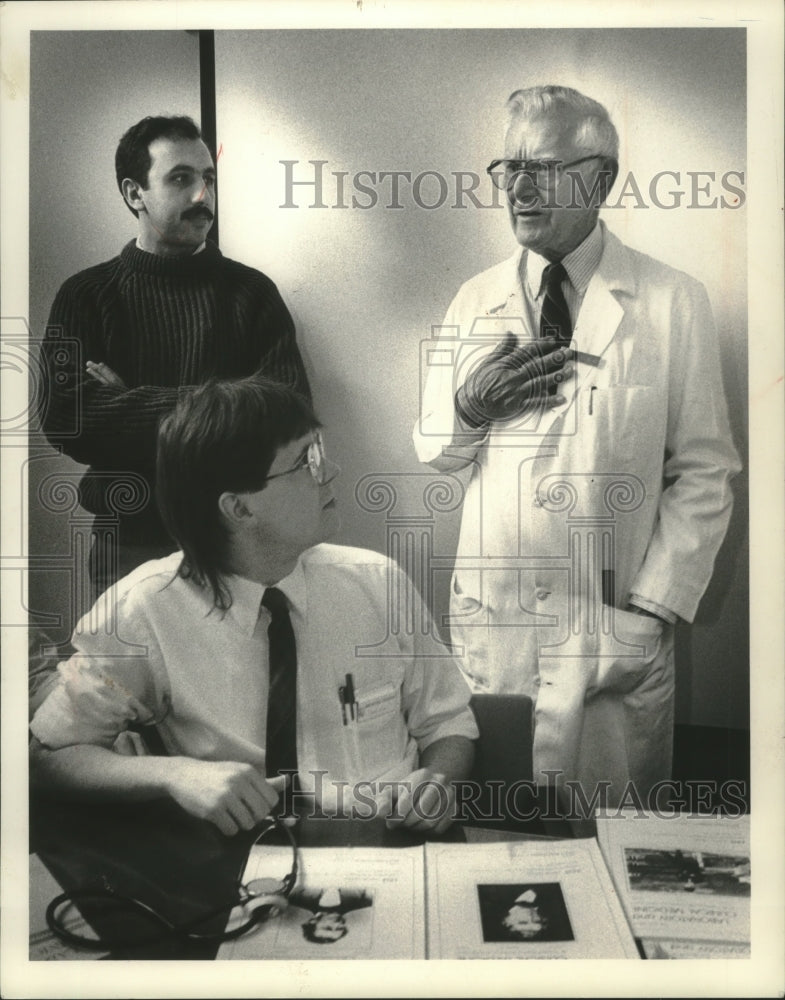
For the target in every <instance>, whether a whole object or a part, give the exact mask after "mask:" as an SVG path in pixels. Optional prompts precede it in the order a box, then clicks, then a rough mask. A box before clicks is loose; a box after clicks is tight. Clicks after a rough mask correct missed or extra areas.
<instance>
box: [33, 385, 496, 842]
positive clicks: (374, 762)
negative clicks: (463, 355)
mask: <svg viewBox="0 0 785 1000" xmlns="http://www.w3.org/2000/svg"><path fill="white" fill-rule="evenodd" d="M337 473H338V467H337V466H336V465H334V464H333V463H332V462H330V461H329V459H327V458H326V457H325V454H324V445H323V441H322V437H321V433H320V430H319V422H318V420H317V418H316V417H315V415H314V413H313V411H312V409H311V407H310V405H309V403H308V402H307V401H306V400H305V399H303V398H302V397H301V396H300V395H298V394H297V393H296V392H295V391H293V390H291V389H289V388H287V387H285V386H282V385H279V384H277V383H273V382H270V381H267V380H264V379H262V378H260V377H258V376H255V377H252V378H248V379H241V380H235V381H216V382H212V383H209V384H207V385H205V386H202V387H200V388H197V389H195V390H193V391H191V392H190V393H188V394H187V395H185V396H184V397H182V398H181V399H180V401H179V402H178V404H177V406H176V408H175V410H174V411H173V412H172V413H171V414H170V415H169V416H168V417H167V418H166V419H165V420H164V421H163V423H162V424H161V427H160V430H159V435H158V484H157V488H158V491H157V496H158V502H159V505H160V508H161V513H162V515H163V519H164V522H165V524H166V525H167V528H168V530H169V531H170V533H171V535H172V537H173V538H174V539H175V540H176V542H177V544H178V545H179V547H180V549H181V551H178V552H176V553H174V554H172V555H171V556H169V557H167V558H164V559H160V560H155V561H152V562H148V563H145V564H144V565H142V566H140V567H139V568H138V569H136V570H134V572H133V573H131V574H130V575H129V576H127V577H125V578H124V579H122V580H121V581H120V582H119V583H118V584H116V585H115V587H113V588H112V589H111V590H110V591H108V592H107V593H106V594H105V595H102V597H101V598H100V599H99V601H98V603H97V604H96V605H95V607H94V608H93V610H92V611H91V612H90V616H89V623H88V621H87V620H84V621H83V622H81V623H80V624H79V625H78V626H77V629H76V632H75V634H74V637H73V643H74V647H75V649H76V653H75V655H74V656H72V657H71V658H70V659H69V660H67V661H66V662H65V663H63V664H61V665H60V667H59V672H60V679H59V683H58V686H57V687H56V688H55V689H54V690H53V691H52V693H51V694H50V695H49V696H48V698H47V699H46V700H45V701H44V703H43V704H42V705H41V707H40V708H39V709H38V711H37V712H36V715H35V716H34V718H33V721H32V723H31V732H32V737H33V738H32V742H31V762H32V778H33V781H34V782H35V783H37V784H38V785H40V786H42V787H49V788H57V789H59V790H61V791H63V790H67V791H69V792H71V793H73V794H74V795H80V796H82V797H90V798H93V799H96V798H101V797H103V798H105V799H110V798H114V799H126V800H144V799H151V798H156V797H161V796H169V797H171V798H173V799H174V800H175V801H176V802H178V803H179V804H180V805H181V806H182V807H183V808H184V809H186V810H187V811H188V812H190V813H192V814H193V815H195V816H199V817H203V818H206V819H208V820H210V821H212V822H213V823H214V824H215V825H216V826H218V828H219V829H220V830H221V831H222V832H223V833H225V834H234V833H236V832H237V831H238V830H240V829H245V830H248V829H251V828H252V827H254V826H255V825H256V824H257V823H258V822H259V821H261V820H262V819H264V818H265V817H266V816H267V815H268V814H269V813H270V812H271V810H272V809H273V807H274V806H275V804H276V801H277V799H278V793H279V791H280V790H281V789H282V788H283V784H284V781H285V780H286V776H287V774H288V775H291V774H294V773H296V774H297V776H298V779H299V789H298V791H299V793H300V795H301V801H305V802H311V804H312V805H313V807H314V808H315V809H321V810H322V811H324V812H328V813H329V812H335V811H336V810H338V811H340V812H342V813H343V812H347V813H348V814H349V815H351V814H352V809H353V807H354V809H355V812H354V814H355V815H357V814H358V811H359V814H360V815H363V816H366V817H367V816H369V815H371V814H372V813H373V812H374V809H376V811H377V813H381V814H382V815H387V816H388V824H391V825H394V824H402V825H404V826H406V827H408V828H411V829H416V830H431V831H435V832H437V833H438V832H441V831H442V830H444V829H446V827H447V826H448V825H449V823H450V821H451V811H452V802H453V791H452V786H451V784H450V783H451V781H454V780H458V779H462V778H465V777H467V775H468V772H469V769H470V767H471V763H472V757H473V743H472V740H473V739H475V738H476V736H477V729H476V726H475V723H474V718H473V716H472V713H471V710H470V708H469V706H468V700H469V690H468V687H467V685H466V683H465V682H464V680H463V678H462V676H461V674H460V672H459V670H458V668H457V667H456V665H455V664H454V662H453V661H452V660H451V659H450V658H449V657H446V658H445V657H433V656H431V657H429V658H427V659H426V658H425V656H424V655H423V654H424V651H425V650H424V646H423V645H422V643H423V636H422V635H421V634H414V635H407V634H405V633H404V631H403V630H400V631H398V632H397V651H396V652H395V653H393V654H390V653H386V654H385V655H383V656H379V655H371V656H369V655H363V647H365V648H366V649H367V648H368V647H372V646H374V645H377V644H379V643H380V642H381V641H382V640H384V639H385V637H386V636H387V635H388V632H389V631H390V629H389V625H390V614H391V610H394V609H391V606H390V602H391V600H394V599H395V598H391V596H390V595H405V594H406V593H407V592H408V593H410V594H411V585H410V583H409V581H408V579H407V578H405V576H404V574H403V573H402V572H401V570H400V569H399V568H398V567H397V566H396V565H395V564H394V563H392V562H391V561H390V560H389V559H387V558H386V557H384V556H382V555H380V554H378V553H376V552H370V551H366V550H363V549H357V548H350V547H346V546H336V545H327V544H323V543H324V542H325V540H326V539H328V538H330V537H331V536H332V535H334V533H335V532H336V530H337V528H338V524H339V521H338V513H337V510H336V501H335V496H334V494H333V490H332V486H331V483H332V481H333V479H334V478H335V476H336V475H337ZM401 599H403V598H401ZM129 727H131V728H134V727H141V728H142V731H144V727H155V729H156V730H157V733H158V734H159V736H160V739H161V740H162V742H163V746H164V749H165V751H166V755H161V756H151V755H146V754H137V755H130V754H128V753H121V752H117V750H118V749H119V748H120V742H122V740H126V741H128V742H131V741H132V737H131V734H129V733H128V730H129ZM118 740H119V741H120V742H118ZM137 743H138V740H137ZM384 782H389V783H390V784H389V785H384V784H383V783H384ZM359 804H361V805H362V807H363V808H361V809H358V808H357V807H358V805H359Z"/></svg>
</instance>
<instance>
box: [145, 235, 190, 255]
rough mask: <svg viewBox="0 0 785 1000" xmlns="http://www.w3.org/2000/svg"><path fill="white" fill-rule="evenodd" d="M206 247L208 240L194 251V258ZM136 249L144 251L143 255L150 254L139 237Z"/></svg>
mask: <svg viewBox="0 0 785 1000" xmlns="http://www.w3.org/2000/svg"><path fill="white" fill-rule="evenodd" d="M206 246H207V240H205V241H204V243H202V245H201V246H200V247H197V248H196V249H195V250H194V252H193V254H192V256H194V257H195V256H196V255H197V254H198V253H201V252H202V250H204V248H205V247H206ZM136 249H137V250H141V251H142V252H143V253H149V251H147V250H145V249H144V247H143V246H142V245H141V244H140V243H139V238H138V237H137V239H136Z"/></svg>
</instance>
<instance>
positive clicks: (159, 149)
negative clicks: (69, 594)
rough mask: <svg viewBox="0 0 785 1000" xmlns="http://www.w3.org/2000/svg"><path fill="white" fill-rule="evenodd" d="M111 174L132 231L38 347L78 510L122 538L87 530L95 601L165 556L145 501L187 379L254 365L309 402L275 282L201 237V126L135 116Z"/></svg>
mask: <svg viewBox="0 0 785 1000" xmlns="http://www.w3.org/2000/svg"><path fill="white" fill-rule="evenodd" d="M115 170H116V176H117V185H118V188H119V189H120V192H121V194H122V196H123V198H124V200H125V203H126V205H127V206H128V208H129V210H130V211H131V212H132V213H133V214H134V215H135V216H136V218H137V222H138V235H137V238H136V239H135V240H132V241H131V242H129V243H128V244H126V246H125V247H124V248H123V249H122V251H121V252H120V254H119V256H117V257H114V258H113V259H112V260H110V261H107V262H105V263H103V264H98V265H96V266H94V267H91V268H88V269H87V270H85V271H82V272H80V273H79V274H76V275H74V276H73V277H71V278H69V279H68V280H67V281H66V282H65V284H64V285H63V286H62V288H61V289H60V291H59V292H58V294H57V297H56V299H55V301H54V305H53V306H52V310H51V313H50V317H49V324H48V327H47V333H46V340H45V343H44V349H43V356H44V360H45V363H46V366H47V372H48V376H49V392H50V396H49V402H48V409H47V412H46V414H45V417H44V430H45V432H46V434H47V437H48V439H49V441H50V442H51V443H52V444H53V445H54V446H55V447H59V448H60V449H62V451H63V452H64V453H65V454H66V455H69V456H70V457H71V458H73V459H74V460H75V461H77V462H80V463H82V464H84V465H88V466H89V468H88V470H87V472H86V473H85V475H84V476H83V478H82V480H81V482H80V487H79V488H80V502H81V504H82V506H83V507H85V508H86V509H87V510H88V511H90V512H92V513H93V514H95V515H97V516H98V517H99V518H100V516H101V515H117V512H118V509H119V510H120V511H121V513H120V515H119V517H120V520H119V525H118V533H119V545H117V544H116V543H115V541H114V539H113V538H111V537H107V534H106V532H104V531H101V530H100V529H99V530H97V531H96V532H95V536H94V537H95V541H94V542H93V546H92V550H91V553H90V576H91V585H92V596H93V598H95V597H97V596H98V594H100V593H101V592H102V591H103V590H105V589H106V588H107V587H109V586H110V585H111V584H112V583H113V582H114V581H115V580H116V579H118V578H119V577H122V576H124V575H125V574H127V573H128V572H130V570H132V569H133V568H134V567H136V566H137V565H139V564H140V563H142V562H144V561H145V560H147V559H152V558H156V557H158V556H162V555H165V554H166V553H168V552H169V551H171V542H170V541H169V540H168V538H167V535H166V532H165V530H164V528H163V525H162V523H161V520H160V517H159V515H158V513H157V511H156V505H155V501H154V498H153V486H154V481H155V440H156V429H157V426H158V423H159V421H160V419H161V417H162V416H164V415H165V414H166V413H168V412H169V411H170V410H171V409H172V408H173V406H174V404H175V402H176V401H177V398H178V396H179V394H180V393H181V391H182V390H183V389H184V388H185V387H188V386H194V385H200V384H202V383H203V382H205V381H206V380H207V379H208V378H211V377H218V378H230V377H241V376H245V375H250V374H253V373H254V372H262V373H264V374H265V375H266V376H268V377H269V378H273V379H276V380H277V381H281V382H284V383H286V384H288V385H291V386H293V387H294V388H296V389H298V390H299V391H301V392H302V393H303V394H304V395H306V396H307V397H309V398H310V390H309V386H308V380H307V377H306V374H305V369H304V367H303V363H302V359H301V357H300V354H299V351H298V348H297V344H296V341H295V330H294V324H293V322H292V318H291V316H290V314H289V311H288V310H287V308H286V305H285V304H284V302H283V300H282V298H281V296H280V294H279V293H278V290H277V288H276V286H275V284H274V283H273V282H272V281H271V280H270V278H268V277H267V276H266V275H264V274H262V273H261V272H259V271H257V270H254V269H252V268H250V267H247V266H245V265H243V264H239V263H237V262H236V261H232V260H229V259H227V258H226V257H224V256H223V255H222V254H221V252H220V250H219V249H218V247H217V246H216V245H215V244H214V243H211V242H210V241H209V240H208V239H207V235H208V233H209V231H210V228H211V226H212V224H213V221H214V215H215V204H216V171H215V164H214V162H213V158H212V156H211V154H210V151H209V150H208V148H207V146H206V145H205V143H204V142H203V140H202V137H201V133H200V131H199V128H198V127H197V125H196V124H195V123H194V122H193V121H192V120H191V119H190V118H186V117H147V118H144V119H142V121H140V122H138V123H137V124H136V125H133V126H132V127H131V128H130V129H129V130H128V131H127V132H126V133H125V135H124V136H123V137H122V139H121V140H120V143H119V145H118V147H117V152H116V155H115ZM77 345H78V346H77ZM74 413H77V414H78V420H79V423H78V432H77V433H76V435H74V433H73V416H72V414H74ZM110 523H111V522H110Z"/></svg>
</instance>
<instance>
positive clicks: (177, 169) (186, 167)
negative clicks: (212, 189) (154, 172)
mask: <svg viewBox="0 0 785 1000" xmlns="http://www.w3.org/2000/svg"><path fill="white" fill-rule="evenodd" d="M183 171H185V172H186V173H189V174H198V173H199V171H198V170H197V169H196V168H195V167H192V166H191V165H190V164H189V163H178V164H177V165H176V166H174V167H172V168H171V169H170V170H167V171H166V176H167V177H170V176H171V175H172V174H176V173H182V172H183ZM201 173H202V175H204V174H211V175H212V176H213V177H215V167H206V168H205V169H204V170H202V171H201Z"/></svg>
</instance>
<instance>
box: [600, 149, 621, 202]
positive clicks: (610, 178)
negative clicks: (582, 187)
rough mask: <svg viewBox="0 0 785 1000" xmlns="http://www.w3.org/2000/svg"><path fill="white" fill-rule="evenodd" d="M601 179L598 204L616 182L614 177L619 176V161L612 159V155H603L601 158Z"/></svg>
mask: <svg viewBox="0 0 785 1000" xmlns="http://www.w3.org/2000/svg"><path fill="white" fill-rule="evenodd" d="M601 171H602V173H601V179H600V204H601V205H602V203H603V202H604V201H605V200H606V199H607V197H608V195H609V194H610V193H611V188H612V187H613V185H614V184H615V183H616V178H617V177H618V176H619V163H618V161H617V160H614V158H613V157H612V156H604V157H603V158H602V167H601Z"/></svg>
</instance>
